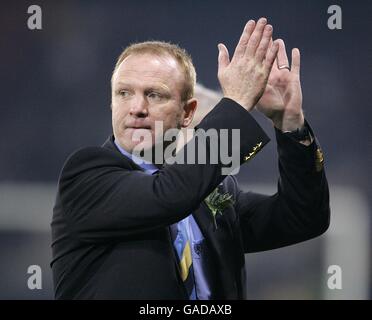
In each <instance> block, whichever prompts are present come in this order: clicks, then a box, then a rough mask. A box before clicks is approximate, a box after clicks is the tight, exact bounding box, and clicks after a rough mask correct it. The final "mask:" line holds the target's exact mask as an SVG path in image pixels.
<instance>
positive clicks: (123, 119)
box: [112, 54, 196, 152]
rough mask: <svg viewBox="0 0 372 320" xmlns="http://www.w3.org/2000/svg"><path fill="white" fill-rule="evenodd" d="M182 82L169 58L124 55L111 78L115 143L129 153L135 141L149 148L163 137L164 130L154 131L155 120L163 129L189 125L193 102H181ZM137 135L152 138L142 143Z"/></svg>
mask: <svg viewBox="0 0 372 320" xmlns="http://www.w3.org/2000/svg"><path fill="white" fill-rule="evenodd" d="M184 81H185V80H184V76H183V74H182V71H181V70H180V67H179V65H178V64H177V62H176V61H175V59H174V58H172V57H168V56H165V57H158V56H155V55H151V54H140V55H139V54H133V55H130V56H128V57H127V58H125V59H124V60H123V62H122V63H121V64H120V66H119V68H118V69H117V70H116V72H115V73H114V75H113V79H112V126H113V131H114V136H115V140H116V142H117V143H119V144H120V146H121V147H123V148H124V149H125V150H127V151H128V152H132V151H133V148H134V147H135V146H136V145H137V144H138V143H141V147H142V146H143V147H144V149H148V148H152V147H153V146H154V145H155V143H156V142H158V141H159V139H162V135H163V133H161V132H160V133H159V132H156V133H155V121H162V123H163V129H164V132H165V131H166V130H167V129H171V128H181V127H186V126H188V125H189V124H190V122H191V120H192V117H193V114H194V111H195V108H196V101H195V99H190V100H189V101H187V102H185V101H182V99H181V94H182V90H183V87H184ZM156 135H157V136H156ZM136 136H137V137H138V136H151V139H149V141H147V140H146V141H144V142H143V141H139V140H138V138H137V139H133V137H136ZM135 140H137V141H135Z"/></svg>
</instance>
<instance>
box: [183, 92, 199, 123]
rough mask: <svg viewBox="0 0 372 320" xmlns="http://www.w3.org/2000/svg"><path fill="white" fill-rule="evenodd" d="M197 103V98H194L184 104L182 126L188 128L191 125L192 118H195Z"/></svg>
mask: <svg viewBox="0 0 372 320" xmlns="http://www.w3.org/2000/svg"><path fill="white" fill-rule="evenodd" d="M197 104H198V102H197V100H196V99H195V98H192V99H189V100H187V102H186V104H185V105H184V106H183V111H184V117H183V121H182V125H181V126H182V128H186V127H188V126H189V125H190V123H191V121H192V119H193V118H194V114H195V110H196V107H197Z"/></svg>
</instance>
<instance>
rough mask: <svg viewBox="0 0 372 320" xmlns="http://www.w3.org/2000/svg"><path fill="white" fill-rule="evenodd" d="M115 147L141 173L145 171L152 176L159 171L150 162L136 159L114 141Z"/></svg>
mask: <svg viewBox="0 0 372 320" xmlns="http://www.w3.org/2000/svg"><path fill="white" fill-rule="evenodd" d="M114 143H115V146H116V147H117V148H118V150H119V151H120V153H121V154H122V155H123V156H125V157H127V158H128V159H130V160H132V161H133V162H134V163H136V164H137V165H138V166H139V167H140V168H141V169H143V171H145V172H146V173H148V174H153V173H155V172H157V171H159V168H157V167H156V166H155V165H154V164H153V163H152V162H149V161H146V160H143V159H140V158H138V157H136V156H135V155H133V154H131V153H129V152H128V151H127V150H125V149H124V148H122V147H121V146H120V145H119V144H118V143H117V142H116V140H115V139H114Z"/></svg>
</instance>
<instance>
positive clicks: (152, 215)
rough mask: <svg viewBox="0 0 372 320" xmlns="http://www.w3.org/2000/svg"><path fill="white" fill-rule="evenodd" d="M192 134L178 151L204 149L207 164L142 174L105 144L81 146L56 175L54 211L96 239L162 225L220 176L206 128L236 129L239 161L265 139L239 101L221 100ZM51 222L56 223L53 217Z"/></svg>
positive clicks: (74, 231) (80, 232)
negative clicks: (57, 184) (185, 145)
mask: <svg viewBox="0 0 372 320" xmlns="http://www.w3.org/2000/svg"><path fill="white" fill-rule="evenodd" d="M198 128H199V129H202V130H197V131H196V134H195V137H194V138H193V139H192V140H191V141H190V142H189V143H188V146H189V147H191V149H187V148H186V147H184V148H183V149H182V150H181V151H180V152H181V154H182V153H184V156H185V158H186V157H187V152H188V151H187V150H198V147H201V148H205V149H206V154H207V164H173V165H165V166H164V167H163V169H161V170H159V172H158V173H157V174H154V175H147V174H145V173H143V172H141V171H138V170H132V169H130V168H128V167H126V166H125V165H124V166H123V162H124V161H123V158H122V156H121V155H120V154H119V153H118V152H115V151H113V150H109V149H105V148H98V147H97V148H95V147H93V148H85V149H83V150H80V151H78V152H77V153H75V154H73V155H72V156H71V157H70V158H69V159H68V160H67V162H66V164H65V166H64V168H63V170H62V173H61V176H60V180H59V187H58V188H59V189H58V190H59V191H58V194H57V202H56V206H55V213H56V212H63V213H64V217H63V219H66V221H67V225H68V229H69V230H70V232H71V233H72V234H73V235H74V236H76V237H78V238H79V239H83V240H85V241H90V242H97V241H98V242H99V241H107V240H110V239H113V240H114V239H115V238H118V237H126V236H132V235H136V234H141V233H143V232H146V231H149V230H152V229H155V228H159V227H162V226H167V225H170V224H172V223H175V222H177V221H179V220H181V219H182V218H184V217H186V216H187V215H188V214H190V212H192V210H193V209H194V208H196V207H197V206H198V205H199V203H200V202H201V201H202V200H203V199H204V198H205V197H206V196H207V195H208V194H209V193H210V192H211V191H212V190H213V189H214V188H215V187H216V186H217V185H218V184H219V183H220V182H221V181H222V180H223V178H224V176H223V175H222V174H221V169H222V167H223V164H222V163H221V161H220V160H219V161H218V163H217V164H210V163H209V161H208V160H209V158H208V155H210V154H211V153H213V152H218V149H219V144H220V143H221V141H220V139H219V138H218V141H217V142H218V143H217V145H216V144H212V143H211V141H210V140H209V139H208V138H207V137H206V136H205V132H206V131H207V130H208V129H210V128H213V129H216V130H217V131H220V130H221V129H228V130H230V131H231V130H232V129H240V131H241V135H240V137H241V138H240V144H235V145H234V144H233V145H232V146H231V148H232V150H231V151H232V154H233V155H235V156H236V157H238V159H237V160H238V162H239V164H240V163H242V162H244V157H245V156H246V154H248V153H249V152H250V151H251V150H252V149H253V148H254V146H255V145H257V143H259V142H261V143H262V145H265V144H266V143H267V142H268V141H269V138H268V137H267V135H266V134H265V133H264V132H263V130H262V129H261V128H260V126H259V125H258V124H257V122H256V121H255V120H254V119H253V117H252V116H251V115H250V114H249V112H247V111H246V110H245V109H243V108H242V107H241V106H240V105H239V104H237V103H235V102H234V101H232V100H230V99H226V98H224V99H222V100H221V102H220V103H219V104H217V105H216V107H215V108H214V109H213V110H212V111H211V112H210V113H209V114H208V115H207V116H206V117H205V118H204V119H203V121H202V122H201V123H200V124H199V126H198ZM55 223H57V222H56V221H55Z"/></svg>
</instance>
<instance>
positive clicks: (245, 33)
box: [234, 20, 256, 57]
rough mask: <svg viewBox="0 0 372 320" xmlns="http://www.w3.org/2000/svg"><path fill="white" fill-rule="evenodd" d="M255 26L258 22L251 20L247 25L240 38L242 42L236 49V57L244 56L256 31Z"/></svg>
mask: <svg viewBox="0 0 372 320" xmlns="http://www.w3.org/2000/svg"><path fill="white" fill-rule="evenodd" d="M255 25H256V22H255V21H254V20H249V21H248V22H247V24H246V25H245V27H244V30H243V33H242V35H241V36H240V40H239V42H238V44H237V46H236V48H235V52H234V57H241V56H243V55H244V52H245V49H246V47H247V43H248V40H249V38H250V36H251V34H252V32H253V30H254V27H255Z"/></svg>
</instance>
